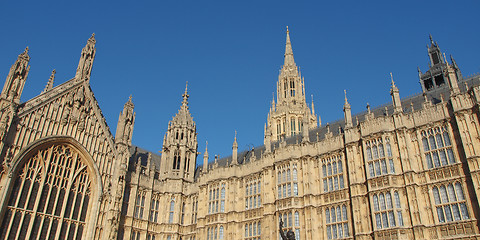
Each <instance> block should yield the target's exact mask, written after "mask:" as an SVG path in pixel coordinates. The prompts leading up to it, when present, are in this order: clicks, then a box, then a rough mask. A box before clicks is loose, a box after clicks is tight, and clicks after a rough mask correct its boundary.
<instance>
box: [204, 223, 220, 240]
mask: <svg viewBox="0 0 480 240" xmlns="http://www.w3.org/2000/svg"><path fill="white" fill-rule="evenodd" d="M221 239H223V226H220V227H209V228H207V240H221Z"/></svg>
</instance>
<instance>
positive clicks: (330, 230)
mask: <svg viewBox="0 0 480 240" xmlns="http://www.w3.org/2000/svg"><path fill="white" fill-rule="evenodd" d="M327 238H328V239H332V229H331V226H327Z"/></svg>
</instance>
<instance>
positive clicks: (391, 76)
mask: <svg viewBox="0 0 480 240" xmlns="http://www.w3.org/2000/svg"><path fill="white" fill-rule="evenodd" d="M390 80H391V81H392V87H394V86H395V82H394V81H393V74H392V72H390Z"/></svg>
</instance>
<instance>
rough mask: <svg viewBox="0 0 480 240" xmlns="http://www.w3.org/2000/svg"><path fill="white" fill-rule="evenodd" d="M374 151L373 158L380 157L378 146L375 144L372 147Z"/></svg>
mask: <svg viewBox="0 0 480 240" xmlns="http://www.w3.org/2000/svg"><path fill="white" fill-rule="evenodd" d="M372 153H373V159H378V150H377V146H373V148H372Z"/></svg>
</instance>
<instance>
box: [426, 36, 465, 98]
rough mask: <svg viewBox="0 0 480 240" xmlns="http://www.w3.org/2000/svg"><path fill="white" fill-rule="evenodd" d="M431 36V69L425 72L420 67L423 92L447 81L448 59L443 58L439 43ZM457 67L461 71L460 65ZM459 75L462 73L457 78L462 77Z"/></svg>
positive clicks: (428, 47) (429, 55)
mask: <svg viewBox="0 0 480 240" xmlns="http://www.w3.org/2000/svg"><path fill="white" fill-rule="evenodd" d="M429 37H430V45H429V46H428V45H427V50H428V57H429V59H430V62H429V64H428V65H429V69H428V70H427V71H426V72H425V73H422V71H421V70H420V68H418V76H419V78H420V85H421V86H422V91H423V92H426V91H430V90H433V89H436V88H438V87H440V86H443V85H444V84H445V83H446V79H445V77H444V74H443V72H444V71H445V68H446V67H447V61H446V59H445V58H442V55H443V54H442V51H441V50H440V47H439V46H438V43H437V42H436V41H434V40H433V38H432V35H430V36H429ZM455 66H456V63H455ZM455 68H456V69H457V70H456V71H457V72H458V73H460V70H459V69H458V66H456V67H455ZM459 76H461V74H460V75H458V76H457V79H461V78H460V77H459Z"/></svg>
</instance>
